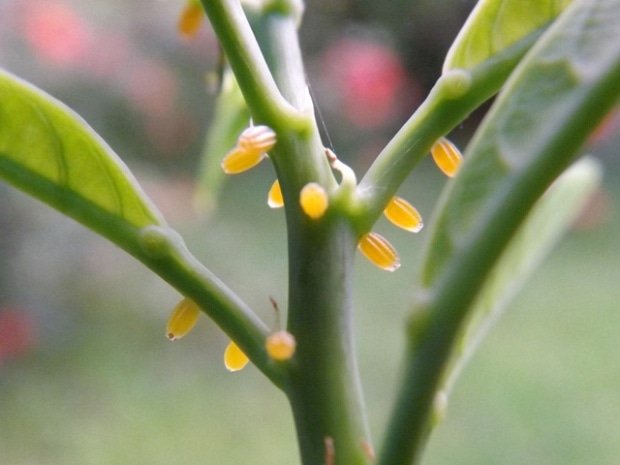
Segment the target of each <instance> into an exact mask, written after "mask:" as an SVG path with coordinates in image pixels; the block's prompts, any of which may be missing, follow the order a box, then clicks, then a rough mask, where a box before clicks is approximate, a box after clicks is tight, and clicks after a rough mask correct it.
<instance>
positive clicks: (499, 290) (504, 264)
mask: <svg viewBox="0 0 620 465" xmlns="http://www.w3.org/2000/svg"><path fill="white" fill-rule="evenodd" d="M600 178H601V170H600V166H599V164H598V163H597V162H596V161H595V160H593V159H588V158H586V159H583V160H581V161H579V162H578V163H576V164H575V165H574V166H572V167H571V168H569V169H568V170H567V171H566V172H565V173H564V174H563V175H562V176H561V177H560V178H559V179H558V180H557V181H556V182H555V183H554V185H553V186H551V188H550V189H549V191H548V192H547V193H546V194H545V195H544V196H543V197H542V199H540V201H539V202H538V203H537V204H536V205H535V206H534V208H533V209H532V211H531V212H530V214H529V215H528V217H527V219H526V220H525V221H524V223H523V225H522V226H521V227H520V228H519V230H518V232H517V233H516V234H515V236H514V237H513V239H512V240H511V241H510V243H509V244H508V246H507V247H506V249H505V250H504V252H503V254H502V256H501V258H500V260H499V261H498V262H497V264H496V265H495V266H494V267H493V270H492V272H491V273H490V274H489V277H488V279H487V280H486V282H485V284H484V286H483V287H482V289H481V290H480V292H479V293H478V296H477V298H476V301H475V302H474V304H473V305H472V309H471V311H470V316H469V321H468V323H467V325H466V327H465V330H464V331H463V334H462V335H461V336H460V342H459V343H458V344H459V350H458V351H457V354H455V359H454V360H453V365H452V368H451V370H450V373H449V375H448V377H447V382H446V387H445V390H446V391H449V390H450V388H451V387H452V385H453V384H454V381H455V380H456V378H457V376H458V374H459V373H460V371H461V369H462V368H463V366H464V365H465V364H466V362H467V361H468V359H469V358H470V357H471V355H472V353H473V352H474V350H475V349H476V348H477V346H478V344H479V343H480V341H481V339H482V338H483V336H484V335H485V334H486V332H487V330H488V329H489V328H490V327H491V325H492V324H493V323H494V322H495V321H496V320H497V318H498V317H499V316H500V315H501V313H502V312H503V311H504V310H505V309H506V308H507V307H508V306H509V305H510V303H511V302H512V300H513V299H514V297H515V296H516V294H517V293H518V292H519V290H520V289H521V288H522V287H523V285H524V284H525V282H526V281H527V280H528V279H529V278H530V276H531V275H532V274H533V273H534V272H535V271H536V269H537V267H538V265H539V264H540V263H541V262H542V261H543V260H544V259H545V257H546V256H547V255H548V254H549V252H550V251H551V249H552V248H553V247H554V246H555V244H556V243H557V242H558V241H559V240H560V239H561V238H562V236H563V235H564V233H565V232H566V231H567V229H568V228H570V226H571V225H572V223H573V221H574V220H575V218H576V216H577V214H578V213H579V212H580V211H582V209H583V208H584V207H585V205H586V203H587V200H588V198H589V197H590V196H591V195H592V193H593V192H594V190H595V189H596V186H597V185H598V184H599V182H600Z"/></svg>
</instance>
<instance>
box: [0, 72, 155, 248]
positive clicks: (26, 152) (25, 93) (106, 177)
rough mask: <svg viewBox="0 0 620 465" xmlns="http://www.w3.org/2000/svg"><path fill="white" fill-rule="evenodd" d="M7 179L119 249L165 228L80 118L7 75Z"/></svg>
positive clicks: (2, 136)
mask: <svg viewBox="0 0 620 465" xmlns="http://www.w3.org/2000/svg"><path fill="white" fill-rule="evenodd" d="M0 178H3V179H4V180H5V181H7V182H8V183H10V184H12V185H14V186H15V187H17V188H19V189H22V190H23V191H25V192H27V193H28V194H30V195H32V196H34V197H37V198H39V199H40V200H42V201H43V202H45V203H47V204H49V205H51V206H52V207H54V208H56V209H58V210H60V211H61V212H62V213H64V214H66V215H68V216H71V217H73V218H74V219H76V220H77V221H79V222H81V223H83V224H84V225H85V226H87V227H89V228H91V229H93V230H95V231H97V232H99V233H100V234H102V235H103V236H106V237H107V238H109V239H111V240H112V241H114V242H117V243H119V245H122V244H123V241H126V240H127V235H128V234H129V235H132V236H133V237H135V236H136V234H137V231H138V230H140V229H141V228H143V227H145V226H148V225H163V224H164V223H165V222H164V220H163V218H162V216H161V214H160V213H159V212H158V211H157V210H156V209H155V208H154V207H153V205H152V204H151V202H150V201H149V200H148V199H147V197H146V196H145V194H144V193H143V192H142V190H141V189H140V187H139V186H138V183H137V182H136V180H135V179H134V177H133V175H132V174H131V173H130V171H129V169H128V168H127V166H125V164H124V163H123V162H122V161H121V160H120V159H119V158H118V156H117V155H116V154H115V153H114V152H113V151H112V149H111V148H110V147H109V146H108V145H107V144H106V143H105V142H104V141H103V140H102V139H101V138H100V137H99V136H98V135H97V134H96V133H95V132H94V131H93V130H92V129H91V128H90V127H89V126H88V125H87V124H86V123H85V122H84V121H83V120H82V119H81V118H80V117H79V116H78V115H76V114H75V113H74V112H73V111H71V110H70V109H69V108H67V107H66V106H65V105H63V104H62V103H60V102H59V101H57V100H55V99H54V98H52V97H51V96H49V95H47V94H45V93H44V92H42V91H41V90H39V89H37V88H35V87H34V86H32V85H30V84H28V83H26V82H24V81H22V80H21V79H19V78H17V77H15V76H14V75H12V74H10V73H8V72H6V71H3V70H0Z"/></svg>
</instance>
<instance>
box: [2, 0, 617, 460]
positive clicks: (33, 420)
mask: <svg viewBox="0 0 620 465" xmlns="http://www.w3.org/2000/svg"><path fill="white" fill-rule="evenodd" d="M473 3H474V2H473V1H464V0H451V1H449V0H440V1H431V0H426V1H425V0H420V1H404V0H392V1H390V2H376V1H370V0H359V1H353V0H349V1H347V0H309V1H308V2H307V12H306V17H305V22H304V25H303V28H302V31H301V32H302V44H303V46H304V49H305V51H306V55H307V64H308V72H309V82H310V84H311V86H312V88H313V91H314V94H315V97H316V100H317V103H318V106H319V108H320V109H321V113H322V117H323V119H324V121H325V125H326V127H327V128H328V131H329V138H330V142H329V144H330V145H332V146H333V148H334V149H335V151H336V152H337V153H338V154H339V155H340V156H341V157H342V158H345V159H346V160H347V161H348V162H349V163H350V164H351V165H352V166H353V167H354V168H355V169H356V170H357V171H358V173H360V172H363V170H364V169H365V168H366V167H367V166H368V164H369V163H370V161H371V160H372V158H373V157H374V156H375V155H376V153H377V152H378V150H379V149H380V147H381V146H382V144H384V143H385V142H386V141H387V140H388V139H389V137H390V135H391V134H393V133H394V131H395V130H396V129H397V128H398V126H399V125H400V124H402V122H403V121H404V120H405V119H406V117H407V116H408V115H409V114H410V113H411V112H412V111H413V110H414V109H415V107H416V106H417V105H418V104H419V102H420V101H421V99H422V98H423V97H424V95H425V94H426V93H427V92H428V89H429V87H430V86H431V85H432V83H433V82H434V80H435V79H436V78H437V77H438V75H439V72H440V67H441V62H442V58H443V56H444V54H445V52H446V50H447V48H448V46H449V44H450V42H451V40H452V39H453V38H454V36H455V34H456V32H457V31H458V27H459V25H460V24H461V23H462V21H463V19H464V18H465V17H466V15H467V14H468V12H469V11H470V9H471V7H472V5H473ZM182 6H183V4H182V2H181V1H180V0H167V1H166V0H162V1H155V0H151V1H146V0H134V1H131V2H125V1H120V0H108V1H102V0H90V1H83V0H82V1H77V0H0V66H2V67H4V68H6V69H8V70H10V71H12V72H14V73H16V74H18V75H20V76H22V77H24V78H26V79H28V80H30V81H32V82H34V83H35V84H37V85H39V86H40V87H42V88H43V89H45V90H47V91H48V92H50V93H51V94H53V95H54V96H56V97H57V98H59V99H61V100H62V101H64V102H65V103H67V104H68V105H69V106H70V107H72V108H74V109H75V110H76V111H77V112H78V113H80V114H81V115H82V116H83V117H84V118H85V119H86V120H87V121H88V122H89V123H90V124H91V125H92V126H93V127H94V128H95V129H96V130H97V131H98V132H100V133H101V134H102V135H103V136H104V138H106V139H107V140H108V141H109V142H110V144H111V145H112V146H113V147H114V148H115V150H116V151H117V152H118V153H119V154H120V155H121V157H122V158H123V159H124V160H125V161H126V162H127V164H128V165H129V166H130V167H131V168H132V170H134V171H135V173H136V176H137V177H138V179H139V180H140V182H141V184H142V185H143V186H144V188H145V189H146V191H147V192H148V193H149V194H150V195H151V196H152V198H153V199H154V201H155V203H156V204H157V205H158V206H159V208H160V209H161V210H162V211H163V212H164V214H165V215H166V217H167V218H168V219H169V222H170V223H171V224H172V225H173V226H174V227H175V228H177V229H178V230H180V231H181V232H182V233H183V235H184V236H185V238H186V242H187V243H188V245H189V247H190V249H191V250H192V251H193V252H194V253H195V254H196V255H197V256H198V257H199V258H200V259H202V260H203V261H204V262H205V263H206V264H207V266H208V267H209V268H211V269H212V270H213V271H215V272H216V273H217V274H219V275H220V276H221V277H222V278H223V279H224V280H225V281H227V282H229V283H230V285H231V287H233V289H235V290H236V291H238V292H239V294H240V295H241V296H242V297H243V298H244V299H245V300H247V301H248V302H249V303H250V304H251V305H252V306H253V307H255V308H256V309H257V311H258V312H259V313H260V315H261V316H262V317H263V318H264V319H265V320H266V321H268V322H270V324H272V325H273V326H274V327H275V326H276V325H277V323H276V318H275V316H274V314H273V310H272V308H271V304H270V303H269V298H270V297H273V298H274V299H275V300H276V301H277V302H278V303H279V304H280V307H281V308H285V307H286V305H285V304H286V263H285V260H286V248H285V229H284V228H285V225H284V218H283V216H282V212H278V211H269V209H268V208H267V206H266V204H265V195H266V194H265V193H266V192H267V189H268V188H269V185H270V183H271V181H272V180H273V170H272V168H271V167H270V166H268V164H263V165H264V166H261V167H259V168H258V169H257V170H253V172H251V173H248V174H244V175H243V176H239V177H235V178H234V179H231V180H230V181H229V182H228V183H227V184H226V185H225V186H224V190H223V192H222V196H221V203H220V206H219V209H218V210H217V212H216V213H215V214H213V215H212V216H210V217H209V218H205V217H204V216H202V215H200V214H199V213H197V212H196V211H195V210H194V209H193V208H192V205H193V195H194V191H195V180H196V172H197V167H198V166H199V158H200V151H201V147H202V145H203V142H204V137H205V128H206V125H207V124H208V122H209V120H210V118H211V116H212V113H211V109H212V106H213V95H212V94H211V93H210V91H209V85H208V84H207V83H208V79H206V76H208V75H209V74H211V73H213V71H214V70H216V68H217V60H218V50H217V45H216V41H215V39H214V37H213V35H212V33H211V31H210V29H209V27H208V25H206V24H205V25H204V26H203V28H202V29H201V31H200V32H199V34H198V35H197V36H196V37H195V38H193V39H185V38H183V37H181V36H180V35H179V34H178V33H177V31H176V22H177V17H178V15H179V12H180V10H181V8H182ZM481 116H482V112H477V113H476V114H474V115H472V117H470V119H468V121H466V122H465V123H463V125H461V126H460V127H459V128H457V129H456V130H455V131H454V133H453V134H452V136H451V137H452V139H453V140H455V141H456V142H457V143H458V144H459V145H461V146H465V144H466V142H467V140H468V138H469V137H470V134H471V130H472V128H473V127H475V125H476V124H477V122H478V121H479V119H480V118H481ZM619 121H620V119H619V118H618V116H617V115H614V114H612V115H611V116H610V118H609V119H608V121H607V123H606V124H605V125H604V126H602V127H601V128H600V130H599V131H598V132H597V134H596V135H595V136H594V137H593V139H592V141H591V143H590V144H589V146H588V147H587V150H588V151H589V152H591V153H593V154H594V155H595V156H596V157H598V158H599V159H600V160H601V162H602V163H603V164H604V167H605V170H604V171H605V178H604V185H603V186H602V188H601V189H600V190H599V192H597V194H596V195H595V196H594V197H593V198H592V201H591V202H590V204H589V206H588V208H587V209H586V210H585V211H584V212H583V214H582V215H581V216H580V217H579V218H578V219H577V220H576V222H575V225H574V227H573V228H572V230H571V231H570V233H569V234H568V236H567V238H566V239H565V240H564V241H563V242H562V244H561V245H560V246H559V247H558V248H557V249H556V250H555V252H554V253H553V255H552V256H551V257H550V259H549V260H548V261H547V262H546V263H545V264H544V265H543V266H541V267H540V269H539V270H538V271H537V272H536V274H535V276H534V278H533V279H532V280H531V281H530V283H529V284H528V286H527V288H526V289H525V290H524V292H523V293H522V294H521V296H520V297H519V298H518V299H517V301H516V302H515V304H514V305H513V306H512V307H511V308H510V311H509V312H508V313H507V315H505V317H504V318H503V319H502V320H501V321H500V322H499V324H498V325H497V327H496V328H495V329H494V330H493V331H492V332H491V334H490V336H489V337H488V339H487V340H486V342H485V343H484V344H483V345H482V347H481V349H480V351H479V352H478V354H477V356H476V357H475V358H474V359H473V361H472V362H471V364H470V366H469V367H468V369H467V370H466V371H465V373H464V375H463V377H462V379H461V380H460V382H459V383H458V384H457V386H456V389H455V391H454V394H453V396H452V397H451V399H450V403H449V408H448V414H447V418H446V420H445V421H444V422H443V423H442V424H441V426H440V427H439V428H438V429H437V431H436V432H435V434H434V435H433V438H432V440H431V443H430V446H429V450H428V456H427V461H426V463H428V464H437V465H438V464H446V463H458V464H464V465H468V464H472V465H473V464H477V465H485V464H489V465H497V464H502V465H521V464H532V463H535V464H539V465H555V464H558V465H559V464H562V465H570V464H575V465H577V464H579V465H582V464H584V463H598V464H606V463H610V464H611V463H618V456H619V454H620V444H619V443H618V437H620V363H618V358H619V356H620V337H618V334H619V333H620V304H619V302H620V286H618V284H617V278H618V275H617V273H618V271H619V267H620V239H619V234H618V233H619V232H620V218H619V214H618V213H619V206H618V205H619V203H618V202H619V199H620V185H619V184H618V174H619V172H620V163H619V161H618V151H619V147H620V136H619V135H618V133H619V128H620V124H619ZM444 184H445V180H444V179H443V177H442V176H441V175H440V174H439V173H437V171H436V170H435V169H434V167H433V166H432V163H430V162H428V161H424V162H423V163H422V164H421V166H420V168H419V169H418V170H417V171H416V172H415V173H414V174H412V175H411V176H410V178H409V179H408V180H407V182H406V183H405V185H404V186H403V188H402V194H403V195H404V196H406V197H407V198H409V199H411V200H412V201H413V202H414V203H415V204H416V206H418V208H419V209H420V210H421V212H422V213H423V215H425V216H426V217H427V220H428V219H429V217H430V213H431V211H432V207H433V204H434V202H435V200H436V199H437V196H438V193H439V191H440V189H441V188H442V186H443V185H444ZM378 228H379V230H380V231H382V232H383V233H384V234H385V235H386V236H388V237H389V239H390V241H392V242H393V243H394V244H395V245H396V246H397V248H398V250H399V252H400V253H401V255H402V257H401V258H402V262H403V266H402V268H401V269H400V270H399V271H398V272H397V273H394V274H389V273H384V272H381V271H378V270H377V269H375V268H373V267H372V266H371V265H368V264H367V263H365V262H364V261H363V260H360V261H359V262H358V264H357V270H356V289H357V290H356V295H355V300H356V304H357V313H356V326H357V331H358V346H359V355H360V363H361V369H362V376H363V381H364V384H365V393H366V398H367V401H368V405H369V410H370V418H371V427H372V430H373V433H374V435H375V437H376V439H377V441H379V440H380V439H381V433H382V430H383V426H384V424H385V421H386V417H387V414H388V411H389V407H390V405H391V402H392V399H393V397H394V389H395V383H396V381H397V379H398V373H399V369H400V361H401V360H400V353H401V352H402V346H403V341H404V338H403V321H404V318H405V316H406V314H407V312H408V302H409V299H410V297H411V292H412V287H413V286H412V283H413V282H414V279H415V276H416V274H415V273H416V268H417V264H418V262H419V259H420V250H421V249H422V247H423V244H424V241H425V239H426V233H425V232H424V231H423V232H422V233H420V234H419V235H417V236H414V237H412V236H410V235H408V234H406V233H403V232H399V231H397V230H395V229H393V228H390V227H388V226H387V225H386V224H384V223H383V222H382V221H381V222H380V223H379V225H378ZM276 258H277V259H276ZM178 299H179V295H178V294H177V293H176V292H175V291H173V290H172V289H170V288H169V287H168V286H167V285H166V284H165V283H163V282H162V281H161V280H159V278H157V277H156V276H154V275H152V274H151V273H150V272H148V271H147V270H145V269H144V268H142V267H141V265H139V264H138V263H137V262H135V261H134V260H133V259H131V258H129V257H128V256H126V255H124V254H123V252H121V251H119V250H118V249H116V248H115V247H114V246H112V245H110V244H109V243H107V242H105V241H104V240H102V239H100V238H98V237H96V236H95V235H94V234H92V233H90V232H88V231H87V230H85V229H84V228H83V227H81V226H79V225H77V224H76V223H74V222H72V221H70V220H67V219H65V218H63V217H62V216H60V215H59V214H57V213H56V212H54V211H51V210H49V209H47V208H46V207H44V206H42V205H41V204H39V203H37V202H36V201H34V200H31V199H30V198H28V197H26V196H24V195H23V194H21V193H19V192H17V191H15V190H13V189H11V188H9V187H7V186H5V185H0V464H2V465H33V464H45V465H61V464H62V465H67V464H80V465H126V464H128V463H131V464H133V465H160V464H161V465H164V464H166V465H169V464H184V465H198V464H200V465H204V464H222V465H225V464H240V463H244V464H253V463H256V464H265V463H269V464H271V465H289V464H293V463H298V459H297V450H296V445H295V440H294V433H293V423H292V420H291V417H290V415H289V412H288V410H287V405H286V400H285V399H284V397H283V396H282V395H281V394H280V393H279V392H277V391H276V390H274V389H273V388H272V387H271V386H270V385H269V384H268V382H266V381H265V380H264V379H263V378H262V377H261V375H260V374H259V373H258V372H257V370H256V369H254V368H253V367H249V368H247V369H246V370H244V371H242V372H240V373H236V374H229V373H228V372H226V370H225V369H224V367H223V364H222V361H221V358H222V352H223V349H224V347H225V345H226V343H227V339H226V337H225V336H223V335H222V333H221V332H220V331H219V330H218V329H217V328H216V327H215V326H214V325H213V324H212V323H210V322H209V321H207V319H206V318H205V319H202V320H201V321H200V322H199V325H198V327H197V328H196V330H194V332H192V333H191V334H190V335H189V336H188V337H187V338H185V339H184V340H183V341H180V342H177V343H170V342H168V341H167V340H166V339H165V337H164V326H165V322H166V319H167V317H168V314H169V311H170V309H171V308H172V307H173V305H174V304H175V303H176V302H177V301H178Z"/></svg>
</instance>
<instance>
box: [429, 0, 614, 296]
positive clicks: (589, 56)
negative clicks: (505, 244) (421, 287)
mask: <svg viewBox="0 0 620 465" xmlns="http://www.w3.org/2000/svg"><path fill="white" fill-rule="evenodd" d="M618 43H620V1H619V0H596V1H580V0H576V1H575V3H574V4H573V5H572V6H571V7H570V8H569V10H567V11H566V12H565V15H563V16H562V18H560V19H559V20H558V21H557V22H556V24H554V26H553V27H552V28H550V29H549V30H548V31H547V32H546V33H545V35H544V36H543V37H542V38H541V40H540V42H539V44H538V46H537V51H536V53H533V54H530V56H529V57H528V58H526V59H525V60H524V61H523V62H522V63H521V64H520V65H519V67H518V68H517V69H516V70H515V72H514V73H513V75H512V77H511V79H509V81H508V82H507V83H506V86H505V88H504V90H503V91H502V93H501V94H500V96H499V97H498V99H497V100H496V102H495V104H494V106H493V108H492V109H491V111H490V112H489V113H488V114H487V116H486V118H485V121H484V122H483V124H482V125H481V127H480V128H479V130H478V132H477V133H476V135H475V137H474V139H473V140H472V142H471V144H470V146H469V147H468V149H467V151H466V155H465V161H464V163H463V165H462V166H461V168H460V173H459V175H458V176H457V177H456V178H455V180H454V181H453V182H452V184H451V186H450V188H449V190H448V191H447V192H445V193H444V196H443V198H442V200H441V201H440V203H441V207H440V213H439V214H438V216H437V218H436V219H437V221H436V222H435V224H434V225H433V226H432V231H433V232H432V239H431V244H430V247H429V249H428V254H427V259H426V261H425V266H424V273H423V280H424V282H425V285H430V284H431V283H432V282H434V281H435V280H436V279H437V277H438V276H439V275H440V274H441V273H442V272H443V271H444V269H445V268H446V264H447V263H448V262H449V261H451V260H452V259H454V258H455V257H458V256H459V255H460V254H462V253H464V252H465V251H466V250H468V248H469V247H470V244H469V240H470V239H471V237H472V235H474V234H478V232H479V231H480V230H482V229H483V228H484V225H483V222H485V221H491V218H490V216H489V215H492V214H498V215H499V214H500V210H501V209H504V214H510V213H511V212H514V215H512V217H511V218H509V220H510V221H513V220H514V221H517V218H518V217H519V216H520V215H523V214H524V213H525V211H524V210H523V209H524V208H525V207H523V206H522V205H523V204H522V202H528V203H530V202H531V197H532V196H534V195H535V192H537V191H540V190H541V189H544V188H545V186H547V185H548V184H550V183H551V181H552V180H553V179H554V177H555V176H557V175H559V173H560V172H561V170H562V169H564V168H565V167H566V166H567V165H568V164H569V163H570V161H571V159H572V158H573V157H574V155H575V153H576V152H577V150H578V148H579V146H580V144H582V143H583V142H584V141H585V138H586V137H587V135H588V134H589V133H590V132H591V131H592V130H593V129H594V128H595V127H596V125H597V124H598V122H600V121H601V120H602V118H603V117H604V116H605V114H606V113H607V112H608V111H609V110H610V109H611V107H612V106H613V104H614V102H615V101H617V99H618V96H619V95H620V47H618V45H617V44H618ZM508 202H511V203H508ZM492 212H495V213H492ZM502 234H503V231H498V232H497V236H496V238H497V239H498V240H500V239H501V235H502ZM494 241H495V239H494Z"/></svg>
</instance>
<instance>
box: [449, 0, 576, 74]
mask: <svg viewBox="0 0 620 465" xmlns="http://www.w3.org/2000/svg"><path fill="white" fill-rule="evenodd" d="M570 3H571V0H480V1H479V2H478V3H477V4H476V6H475V7H474V9H473V11H472V12H471V14H470V16H469V18H468V19H467V21H466V22H465V24H464V25H463V28H462V29H461V31H460V32H459V34H458V35H457V37H456V39H455V40H454V43H453V44H452V46H451V47H450V50H449V51H448V54H447V56H446V60H445V62H444V72H445V71H447V70H450V69H455V68H463V69H472V68H474V67H476V65H479V64H480V63H482V62H483V61H485V60H487V59H488V58H490V57H492V56H493V55H495V54H498V53H500V52H501V51H502V50H504V49H505V48H508V47H510V46H511V45H514V44H516V43H517V42H518V41H519V40H521V39H523V38H525V37H526V36H527V35H529V34H530V33H532V32H534V31H536V30H537V29H539V28H540V27H542V26H544V25H545V24H547V23H549V22H550V21H552V20H553V19H554V18H555V17H556V16H557V15H558V14H560V13H561V12H562V10H563V9H564V8H566V7H567V6H568V5H569V4H570Z"/></svg>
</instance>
